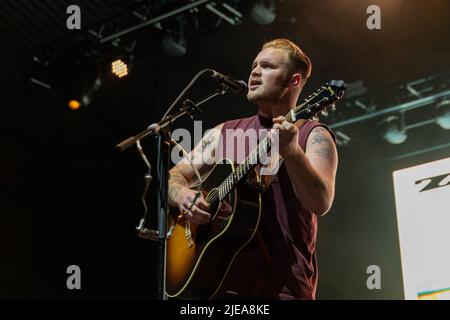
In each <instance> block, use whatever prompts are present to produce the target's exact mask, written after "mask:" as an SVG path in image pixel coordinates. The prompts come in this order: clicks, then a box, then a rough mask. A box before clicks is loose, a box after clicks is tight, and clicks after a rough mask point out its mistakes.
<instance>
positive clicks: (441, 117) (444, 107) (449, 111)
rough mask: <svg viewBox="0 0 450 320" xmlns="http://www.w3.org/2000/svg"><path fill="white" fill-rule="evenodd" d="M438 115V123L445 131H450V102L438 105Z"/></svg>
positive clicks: (446, 101)
mask: <svg viewBox="0 0 450 320" xmlns="http://www.w3.org/2000/svg"><path fill="white" fill-rule="evenodd" d="M436 110H437V112H438V115H437V116H436V123H437V124H438V125H439V126H440V127H441V128H442V129H444V130H450V100H443V101H441V102H439V103H438V104H437V105H436Z"/></svg>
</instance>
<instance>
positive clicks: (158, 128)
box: [116, 84, 228, 300]
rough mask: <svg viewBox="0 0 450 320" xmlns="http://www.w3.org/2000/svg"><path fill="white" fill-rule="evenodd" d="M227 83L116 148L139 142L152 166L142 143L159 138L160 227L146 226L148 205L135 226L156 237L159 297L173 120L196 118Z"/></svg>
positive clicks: (141, 234) (163, 270)
mask: <svg viewBox="0 0 450 320" xmlns="http://www.w3.org/2000/svg"><path fill="white" fill-rule="evenodd" d="M227 90H228V87H227V86H226V85H224V84H220V86H219V88H218V89H216V91H215V92H214V93H212V94H210V95H208V96H207V97H205V98H203V99H201V100H200V101H198V102H192V101H191V100H188V99H187V100H184V102H183V103H182V107H181V108H180V110H179V111H178V112H176V113H175V114H173V115H167V116H166V117H165V118H164V119H162V120H161V121H160V122H158V123H152V124H151V125H149V126H148V127H147V129H145V130H143V131H141V132H140V133H138V134H137V135H135V136H131V137H129V138H127V139H125V140H124V141H122V142H120V143H119V144H117V146H116V148H117V149H118V150H119V151H124V150H126V149H128V148H129V147H131V146H133V145H134V144H136V145H137V147H138V149H139V151H140V152H141V156H143V159H144V161H145V162H146V164H147V167H149V168H150V166H149V164H148V161H146V158H145V155H144V154H143V152H142V149H141V147H140V140H141V139H143V138H145V137H147V136H154V137H157V138H158V147H157V152H158V155H157V166H156V171H157V178H158V194H159V196H158V211H157V217H158V230H148V229H147V228H145V227H144V225H145V222H146V221H145V220H146V216H147V208H146V206H144V215H143V218H142V219H141V220H140V223H139V226H138V227H137V228H136V229H137V231H138V236H139V237H141V238H144V239H149V240H153V241H158V299H160V300H167V294H166V243H167V215H168V213H169V207H168V201H167V200H168V196H167V194H168V179H169V167H170V157H169V155H170V146H171V144H170V139H171V138H170V135H171V130H170V126H171V124H172V123H173V122H174V121H176V120H178V119H180V118H182V117H184V116H186V115H188V116H189V117H190V118H191V119H193V117H194V114H196V113H201V112H202V110H201V109H200V108H199V105H201V104H203V103H205V102H206V101H208V100H210V99H212V98H214V97H216V96H218V95H223V94H224V93H225V92H227ZM145 178H146V186H145V191H144V194H145V193H146V190H148V184H149V183H150V180H151V176H150V174H149V173H148V174H146V177H145Z"/></svg>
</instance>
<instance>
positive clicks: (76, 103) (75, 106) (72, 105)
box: [68, 100, 81, 110]
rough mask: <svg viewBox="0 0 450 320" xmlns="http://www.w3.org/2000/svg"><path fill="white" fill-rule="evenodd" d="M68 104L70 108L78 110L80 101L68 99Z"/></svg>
mask: <svg viewBox="0 0 450 320" xmlns="http://www.w3.org/2000/svg"><path fill="white" fill-rule="evenodd" d="M68 106H69V108H70V109H72V110H78V109H80V106H81V103H80V102H79V101H77V100H70V101H69V103H68Z"/></svg>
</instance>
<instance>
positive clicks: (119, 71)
mask: <svg viewBox="0 0 450 320" xmlns="http://www.w3.org/2000/svg"><path fill="white" fill-rule="evenodd" d="M111 72H112V73H113V74H115V75H116V76H117V77H118V78H123V77H125V76H127V75H128V65H127V64H126V63H125V62H124V61H123V60H122V59H117V60H114V61H113V62H111Z"/></svg>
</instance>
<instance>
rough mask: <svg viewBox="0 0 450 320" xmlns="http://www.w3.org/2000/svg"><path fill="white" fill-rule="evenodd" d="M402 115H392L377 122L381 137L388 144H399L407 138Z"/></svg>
mask: <svg viewBox="0 0 450 320" xmlns="http://www.w3.org/2000/svg"><path fill="white" fill-rule="evenodd" d="M402 117H403V115H400V117H399V116H395V115H393V116H389V117H387V118H386V119H383V120H382V121H380V122H379V123H378V126H379V127H380V130H381V134H382V137H383V138H384V139H385V140H386V141H387V142H389V143H390V144H401V143H403V142H405V141H406V139H407V138H408V135H407V134H406V129H405V126H404V119H402Z"/></svg>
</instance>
